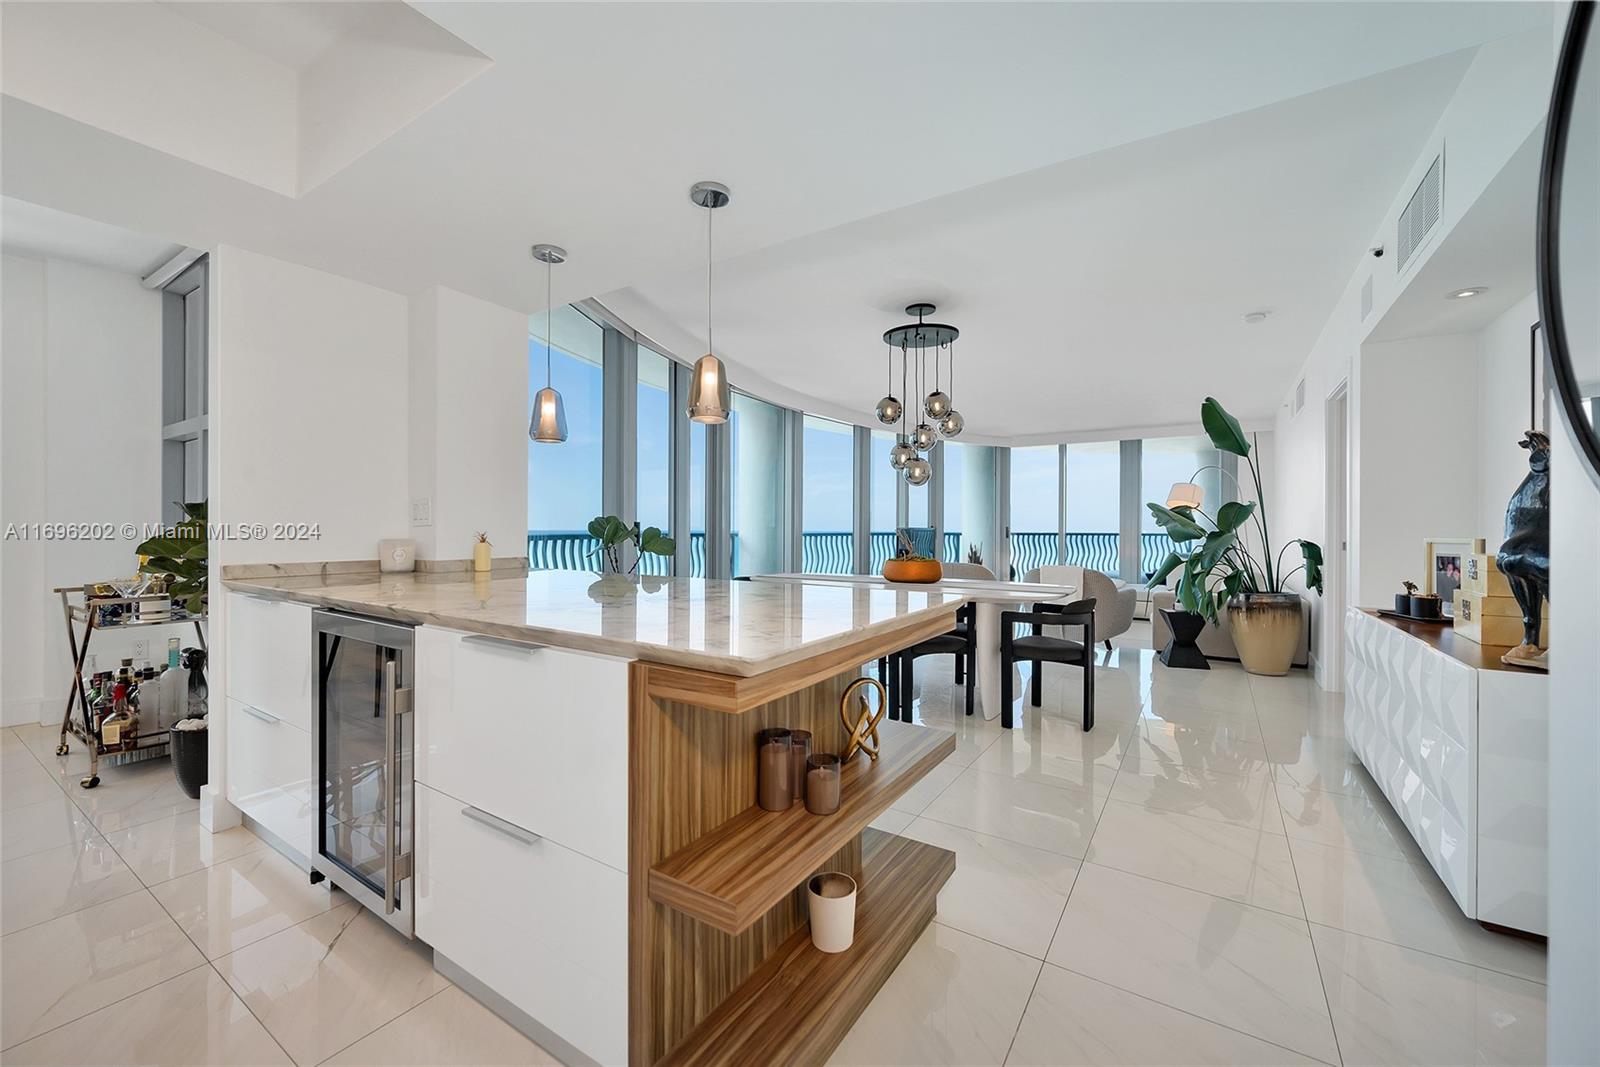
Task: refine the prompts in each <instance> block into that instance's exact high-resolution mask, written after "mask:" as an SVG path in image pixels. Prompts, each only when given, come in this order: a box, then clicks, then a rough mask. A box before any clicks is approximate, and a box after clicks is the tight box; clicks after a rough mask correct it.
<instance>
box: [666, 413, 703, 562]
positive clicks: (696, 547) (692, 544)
mask: <svg viewBox="0 0 1600 1067" xmlns="http://www.w3.org/2000/svg"><path fill="white" fill-rule="evenodd" d="M674 414H676V413H674ZM684 421H685V422H688V419H687V418H685V419H684ZM705 576H706V427H705V424H704V423H700V422H690V423H689V577H691V578H704V577H705Z"/></svg>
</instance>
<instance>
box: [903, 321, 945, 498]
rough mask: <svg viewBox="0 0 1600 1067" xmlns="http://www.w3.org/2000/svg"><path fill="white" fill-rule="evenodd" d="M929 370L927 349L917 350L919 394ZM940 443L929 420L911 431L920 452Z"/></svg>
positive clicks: (920, 422)
mask: <svg viewBox="0 0 1600 1067" xmlns="http://www.w3.org/2000/svg"><path fill="white" fill-rule="evenodd" d="M927 369H928V360H927V349H918V350H917V392H919V393H920V392H922V389H923V386H924V384H925V382H926V379H927ZM938 443H939V435H938V434H936V433H934V432H933V427H932V426H930V425H929V424H928V422H927V420H925V419H924V420H920V421H919V422H918V423H917V427H916V429H914V430H912V431H911V447H912V448H914V449H916V450H917V451H918V452H926V451H928V450H929V449H930V448H932V447H933V446H934V445H936V444H938ZM909 477H910V474H909V471H908V473H907V478H909ZM912 484H913V485H921V484H922V483H921V482H913V483H912Z"/></svg>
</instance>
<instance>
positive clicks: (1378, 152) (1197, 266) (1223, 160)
mask: <svg viewBox="0 0 1600 1067" xmlns="http://www.w3.org/2000/svg"><path fill="white" fill-rule="evenodd" d="M1470 59H1471V53H1470V52H1467V53H1458V54H1456V55H1452V56H1447V57H1444V58H1440V59H1434V60H1430V61H1428V62H1426V63H1421V64H1416V65H1413V66H1410V67H1407V68H1404V69H1402V70H1398V71H1391V72H1389V73H1386V74H1382V75H1378V76H1376V77H1372V78H1367V79H1363V80H1361V81H1358V82H1354V83H1351V84H1348V85H1343V86H1340V87H1338V88H1335V89H1328V90H1325V91H1322V92H1318V93H1314V94H1311V95H1308V96H1304V97H1301V98H1299V99H1296V100H1292V101H1289V102H1286V103H1280V104H1274V105H1272V106H1270V107H1266V108H1262V109H1259V110H1256V111H1252V112H1249V113H1246V114H1242V115H1235V116H1231V117H1229V118H1225V119H1220V120H1218V121H1215V122H1212V123H1208V124H1206V125H1203V126H1198V127H1192V128H1189V129H1185V130H1181V131H1178V132H1175V133H1169V134H1166V135H1164V136H1161V137H1157V138H1152V139H1149V140H1146V141H1142V142H1139V143H1137V144H1132V145H1126V146H1123V147H1120V148H1115V149H1111V150H1109V151H1106V152H1101V153H1098V154H1096V155H1093V156H1090V157H1087V158H1084V159H1079V160H1074V161H1071V162H1068V163H1061V164H1057V165H1055V166H1052V167H1047V168H1043V169H1040V170H1037V171H1034V172H1032V173H1029V174H1025V175H1020V176H1017V177H1014V178H1008V179H1005V180H1002V181H998V182H994V183H991V184H988V185H985V186H983V187H981V188H977V189H970V190H966V191H964V192H959V193H954V194H951V195H949V196H946V197H942V198H939V199H937V200H932V201H928V202H926V203H922V204H917V205H914V206H911V207H907V208H902V209H900V210H898V211H890V212H886V213H884V214H881V215H878V216H875V217H873V218H870V219H865V220H862V221H860V222H856V223H851V224H849V225H846V226H841V227H838V228H835V229H833V230H830V231H827V232H825V233H820V234H815V235H812V236H808V237H804V238H800V239H798V240H795V241H792V242H788V243H786V244H783V245H779V246H775V247H772V248H767V249H763V250H761V251H758V252H753V253H750V254H747V255H744V256H740V257H738V258H737V259H735V260H733V261H731V262H727V263H723V264H721V270H720V272H719V275H718V279H719V280H718V284H717V292H716V312H717V317H716V338H717V349H718V354H719V355H721V356H722V357H723V358H724V359H725V360H727V361H728V364H729V377H730V378H732V379H733V382H734V384H735V385H736V386H740V385H742V386H744V387H746V388H750V389H753V390H754V391H757V392H760V393H762V394H763V395H770V396H773V397H774V398H776V399H785V400H788V401H789V402H801V401H799V399H798V396H799V395H801V394H804V395H808V396H810V397H812V398H815V399H814V400H813V401H812V402H810V403H808V404H807V406H808V407H809V409H810V410H813V411H817V412H818V413H820V414H832V415H835V416H837V417H846V418H851V419H854V420H857V421H860V420H861V419H863V417H864V416H865V415H866V413H867V412H869V411H870V410H871V406H872V405H873V403H875V402H876V400H877V398H878V397H879V396H881V395H882V394H883V391H884V389H885V388H886V384H887V377H886V370H885V364H886V353H885V349H884V345H883V343H882V341H881V340H880V335H881V334H882V332H883V331H884V330H885V329H886V328H888V327H890V326H892V325H895V324H896V323H898V322H900V321H902V320H903V318H904V314H903V311H902V308H903V307H904V305H905V304H907V303H909V302H911V301H913V300H920V299H926V300H931V301H933V302H934V303H936V304H938V305H939V310H938V314H937V315H936V316H935V317H936V318H937V319H938V320H939V321H941V322H949V323H952V324H954V325H956V326H958V327H959V328H960V329H961V339H960V340H959V341H958V342H957V343H956V353H957V377H956V381H955V385H956V390H955V396H956V401H957V404H958V406H959V408H960V409H961V411H962V413H963V414H964V415H965V416H966V422H967V426H968V428H969V430H970V431H972V432H973V434H974V435H975V436H976V435H983V434H998V435H1001V436H1003V437H1005V438H1008V439H1010V440H1012V441H1015V442H1019V443H1026V442H1028V441H1029V440H1030V439H1041V438H1045V439H1051V440H1054V439H1058V438H1059V437H1060V436H1063V435H1069V436H1081V435H1083V434H1085V433H1088V432H1090V431H1093V430H1097V429H1107V430H1111V429H1117V428H1122V427H1130V426H1152V425H1172V424H1185V423H1190V424H1192V423H1193V421H1194V420H1195V419H1196V417H1197V412H1198V408H1199V403H1200V400H1201V398H1202V397H1204V396H1206V395H1207V394H1208V393H1213V392H1214V393H1216V395H1217V396H1218V398H1219V399H1221V400H1222V401H1223V403H1224V404H1225V405H1226V406H1227V407H1228V408H1229V409H1230V410H1231V411H1233V412H1234V413H1236V414H1238V415H1240V416H1243V417H1261V418H1265V417H1269V416H1270V415H1271V414H1272V412H1273V410H1274V409H1275V407H1276V405H1277V402H1278V400H1279V398H1280V397H1281V396H1282V395H1283V391H1284V388H1285V387H1286V385H1287V382H1288V377H1289V375H1291V374H1292V373H1293V371H1294V368H1295V367H1296V366H1297V365H1298V363H1299V361H1300V359H1301V358H1302V357H1303V355H1304V353H1305V352H1306V351H1308V350H1309V349H1310V347H1311V345H1312V343H1313V342H1314V340H1315V339H1316V336H1317V334H1318V332H1319V331H1320V330H1321V328H1322V326H1323V324H1324V322H1325V321H1326V319H1327V315H1328V312H1329V309H1330V308H1331V307H1332V306H1333V303H1334V301H1335V300H1336V298H1337V297H1338V294H1339V293H1340V291H1341V290H1342V289H1343V287H1344V285H1345V282H1346V281H1347V279H1348V277H1349V274H1350V272H1351V271H1352V270H1353V269H1354V268H1355V266H1356V265H1357V263H1358V262H1359V257H1360V256H1361V255H1362V254H1363V250H1364V248H1365V246H1366V244H1367V235H1369V234H1370V233H1371V232H1372V231H1373V229H1374V228H1375V227H1376V226H1377V224H1378V222H1379V220H1380V219H1381V217H1382V214H1383V211H1384V208H1385V207H1386V206H1387V204H1388V202H1389V200H1390V198H1391V197H1392V195H1393V192H1394V189H1395V188H1396V187H1398V185H1399V184H1400V182H1401V181H1402V180H1403V179H1404V176H1405V174H1406V172H1407V169H1408V168H1409V167H1410V166H1411V164H1412V161H1413V160H1414V159H1415V156H1416V153H1417V150H1418V146H1419V145H1421V144H1422V143H1424V141H1425V140H1426V138H1427V135H1428V133H1429V131H1430V129H1431V128H1432V127H1433V125H1434V123H1435V122H1436V120H1437V118H1438V116H1439V114H1440V112H1441V111H1442V110H1443V108H1444V105H1445V103H1446V102H1447V101H1448V100H1449V98H1450V96H1451V94H1452V93H1453V91H1454V89H1455V87H1456V85H1457V84H1458V83H1459V82H1460V79H1461V76H1462V74H1463V72H1464V71H1465V69H1466V67H1467V65H1468V63H1469V62H1470ZM735 193H736V195H737V189H736V190H735ZM729 210H730V211H731V209H729ZM718 221H719V223H721V222H722V220H720V219H719V220H718ZM725 228H726V229H733V228H734V223H733V222H732V220H731V219H730V220H728V223H727V225H726V227H725ZM704 287H705V278H704V270H703V268H701V269H696V268H694V267H693V266H690V267H688V268H687V269H682V270H680V271H678V272H676V273H674V274H673V275H671V276H666V277H663V278H660V279H657V280H654V281H651V282H646V283H643V284H641V285H638V286H635V287H632V288H630V289H628V290H624V291H619V292H615V293H611V294H607V295H606V296H603V297H601V300H602V302H603V303H605V304H606V306H608V307H609V308H611V309H612V310H613V311H615V312H616V313H617V314H619V315H621V316H622V317H623V318H625V319H627V320H628V321H629V322H630V323H632V324H633V325H634V326H636V327H637V328H638V329H640V330H641V331H643V332H644V333H646V334H648V335H650V336H652V337H655V338H656V339H658V340H659V341H661V342H662V343H664V344H668V345H671V346H673V347H674V348H675V349H676V350H677V351H679V352H696V351H699V350H700V347H701V346H702V345H703V344H704V340H703V338H704V321H705V288H704ZM1258 309H1266V310H1269V311H1270V312H1271V315H1270V317H1269V318H1268V319H1267V320H1266V321H1265V322H1262V323H1259V324H1254V325H1252V324H1246V323H1245V322H1244V321H1243V320H1242V316H1243V315H1244V314H1245V313H1246V312H1250V311H1254V310H1258ZM895 388H896V391H897V392H898V390H899V385H898V381H897V382H896V385H895Z"/></svg>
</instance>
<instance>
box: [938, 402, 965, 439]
mask: <svg viewBox="0 0 1600 1067" xmlns="http://www.w3.org/2000/svg"><path fill="white" fill-rule="evenodd" d="M966 428H967V420H966V419H964V418H962V417H961V412H959V411H957V410H956V409H955V408H951V409H950V414H948V415H946V416H945V417H944V418H942V419H940V420H939V434H940V436H942V437H945V438H950V437H960V436H961V431H962V430H964V429H966Z"/></svg>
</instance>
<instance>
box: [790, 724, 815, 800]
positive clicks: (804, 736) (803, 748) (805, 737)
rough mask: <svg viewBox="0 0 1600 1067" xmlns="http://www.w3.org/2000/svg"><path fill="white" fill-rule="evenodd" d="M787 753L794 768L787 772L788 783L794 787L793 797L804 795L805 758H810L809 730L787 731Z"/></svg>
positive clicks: (797, 798) (800, 798)
mask: <svg viewBox="0 0 1600 1067" xmlns="http://www.w3.org/2000/svg"><path fill="white" fill-rule="evenodd" d="M789 755H790V758H791V759H792V760H793V761H794V769H793V770H792V771H791V772H790V774H789V784H790V785H791V786H793V787H794V799H795V800H804V799H805V797H806V760H808V759H810V758H811V731H810V730H790V731H789Z"/></svg>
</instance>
